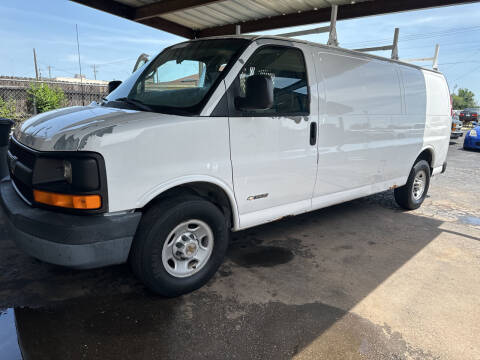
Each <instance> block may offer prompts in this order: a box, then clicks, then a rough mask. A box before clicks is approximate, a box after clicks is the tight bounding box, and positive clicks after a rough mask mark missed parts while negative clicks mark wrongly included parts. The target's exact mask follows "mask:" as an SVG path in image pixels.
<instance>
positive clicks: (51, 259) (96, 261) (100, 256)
mask: <svg viewBox="0 0 480 360" xmlns="http://www.w3.org/2000/svg"><path fill="white" fill-rule="evenodd" d="M0 205H1V207H2V209H3V212H4V216H3V219H4V221H5V222H6V226H7V229H8V233H9V236H10V238H11V239H12V240H14V241H15V243H16V244H17V246H18V247H19V248H20V249H22V250H23V251H24V252H26V253H27V254H29V255H30V256H33V257H35V258H37V259H39V260H42V261H45V262H48V263H51V264H56V265H62V266H68V267H72V268H77V269H91V268H96V267H102V266H107V265H113V264H121V263H124V262H126V261H127V259H128V254H129V252H130V247H131V244H132V241H133V237H134V236H135V232H136V229H137V227H138V223H139V222H140V218H141V213H137V212H136V213H125V214H122V215H112V216H104V215H70V214H63V213H57V212H53V211H49V210H44V209H38V208H34V207H31V206H30V205H28V204H26V203H25V202H24V201H23V200H22V199H21V198H20V197H19V196H18V194H17V193H16V191H15V190H14V188H13V186H12V184H11V182H10V179H8V178H5V179H3V180H2V181H1V182H0Z"/></svg>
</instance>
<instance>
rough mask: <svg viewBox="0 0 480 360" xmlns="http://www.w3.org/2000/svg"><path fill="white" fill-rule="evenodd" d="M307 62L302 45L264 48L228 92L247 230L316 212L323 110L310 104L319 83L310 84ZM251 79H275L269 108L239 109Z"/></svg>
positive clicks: (236, 184)
mask: <svg viewBox="0 0 480 360" xmlns="http://www.w3.org/2000/svg"><path fill="white" fill-rule="evenodd" d="M306 50H307V51H308V49H306ZM306 53H307V54H308V52H306ZM306 58H307V59H308V57H305V56H304V51H302V49H301V48H299V47H290V46H278V45H265V46H262V47H260V48H258V49H257V50H256V51H255V52H254V53H253V55H252V56H251V57H250V59H249V60H248V61H247V63H246V64H245V66H244V67H243V68H242V70H241V71H240V73H239V74H238V76H237V77H236V78H235V80H234V81H233V83H232V85H231V86H230V88H229V91H228V99H229V101H228V102H229V108H230V111H229V113H230V114H229V115H230V117H229V123H230V144H231V145H230V146H231V160H232V167H233V184H234V189H235V196H236V199H237V204H238V207H239V212H240V226H241V227H242V228H245V227H249V226H254V225H257V224H260V223H264V222H267V221H271V220H275V219H277V218H280V217H283V216H286V215H293V214H298V213H301V212H305V211H308V210H310V208H311V197H312V193H313V189H314V184H315V177H316V171H317V147H316V136H317V120H318V108H317V106H316V104H312V103H311V102H310V100H311V98H312V94H311V92H312V91H313V92H314V94H315V96H313V98H314V99H316V85H315V83H309V77H308V76H307V68H309V67H310V68H311V67H313V64H312V63H311V62H307V61H306ZM312 70H313V69H312ZM308 73H309V74H313V73H314V71H311V70H310V69H309V71H308ZM252 75H267V76H269V77H271V79H272V81H273V86H274V102H273V106H272V107H271V108H270V109H266V110H248V111H245V110H242V109H238V108H235V103H237V104H238V103H239V101H235V100H236V98H237V100H238V98H245V97H246V93H245V91H246V89H245V84H246V79H247V78H248V77H249V76H252ZM312 77H313V76H312ZM312 77H311V78H312ZM312 89H313V90H312ZM315 102H316V101H315ZM240 103H241V102H240Z"/></svg>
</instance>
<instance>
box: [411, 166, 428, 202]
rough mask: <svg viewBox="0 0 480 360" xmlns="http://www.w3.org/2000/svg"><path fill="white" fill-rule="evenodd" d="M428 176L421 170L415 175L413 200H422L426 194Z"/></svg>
mask: <svg viewBox="0 0 480 360" xmlns="http://www.w3.org/2000/svg"><path fill="white" fill-rule="evenodd" d="M426 180H427V174H426V173H425V171H423V170H421V171H419V172H418V173H417V175H415V179H414V180H413V188H412V192H413V198H414V199H415V200H420V199H421V198H422V196H423V193H424V192H425V186H426Z"/></svg>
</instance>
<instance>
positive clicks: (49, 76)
mask: <svg viewBox="0 0 480 360" xmlns="http://www.w3.org/2000/svg"><path fill="white" fill-rule="evenodd" d="M47 68H48V78H49V79H51V78H52V67H51V66H50V65H48V66H47Z"/></svg>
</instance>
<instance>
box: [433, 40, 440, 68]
mask: <svg viewBox="0 0 480 360" xmlns="http://www.w3.org/2000/svg"><path fill="white" fill-rule="evenodd" d="M439 51H440V45H438V44H437V45H435V54H434V55H433V64H432V68H433V70H438V52H439Z"/></svg>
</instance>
